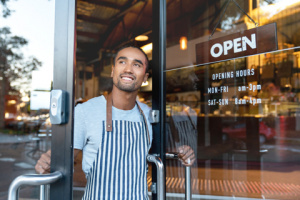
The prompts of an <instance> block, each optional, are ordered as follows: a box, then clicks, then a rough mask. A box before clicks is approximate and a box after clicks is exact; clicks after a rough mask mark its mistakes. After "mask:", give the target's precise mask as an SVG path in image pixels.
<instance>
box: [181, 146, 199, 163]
mask: <svg viewBox="0 0 300 200" xmlns="http://www.w3.org/2000/svg"><path fill="white" fill-rule="evenodd" d="M178 152H179V154H178V157H179V160H180V161H181V163H182V164H183V165H185V166H191V165H193V163H194V162H195V160H196V158H195V153H194V151H193V149H192V148H191V147H190V146H188V145H183V146H180V147H178Z"/></svg>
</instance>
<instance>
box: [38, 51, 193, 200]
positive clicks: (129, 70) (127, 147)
mask: <svg viewBox="0 0 300 200" xmlns="http://www.w3.org/2000/svg"><path fill="white" fill-rule="evenodd" d="M148 68H149V61H148V58H147V55H146V54H145V53H144V52H143V51H142V50H141V49H139V48H137V47H132V46H129V47H123V48H121V49H120V50H119V51H118V52H117V54H116V57H115V58H114V65H113V67H112V72H111V77H112V80H113V89H112V92H111V93H110V94H109V95H107V96H106V97H104V96H99V97H95V98H93V99H90V100H89V101H87V102H85V103H83V104H78V105H77V106H76V108H75V115H74V117H75V123H74V156H75V157H76V156H77V155H78V153H79V151H81V150H82V151H83V160H82V169H83V171H84V173H85V174H86V177H87V185H86V188H85V193H84V196H83V199H89V200H90V199H120V200H124V199H130V200H131V199H135V200H138V199H141V200H145V199H149V198H148V190H147V188H148V187H147V160H146V156H147V154H148V152H149V149H150V147H151V141H152V126H151V124H150V123H149V120H148V118H147V117H145V116H149V112H150V108H149V107H148V106H147V105H145V104H142V103H140V102H138V101H136V97H137V93H138V90H139V89H140V87H141V85H142V83H143V82H145V81H146V80H147V78H148V75H149V74H148V72H147V71H148ZM50 155H51V152H50V151H49V152H47V153H46V154H43V155H42V157H41V158H40V160H39V161H38V163H37V164H36V167H35V168H36V171H37V172H38V173H45V172H48V171H49V168H50ZM181 158H182V160H183V161H184V162H185V160H189V161H191V160H192V161H194V159H195V158H194V155H193V152H191V148H183V149H182V154H181ZM190 164H192V163H190Z"/></svg>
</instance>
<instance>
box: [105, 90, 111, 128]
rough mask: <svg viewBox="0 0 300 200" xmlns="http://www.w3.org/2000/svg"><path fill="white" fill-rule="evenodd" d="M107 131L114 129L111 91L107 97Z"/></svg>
mask: <svg viewBox="0 0 300 200" xmlns="http://www.w3.org/2000/svg"><path fill="white" fill-rule="evenodd" d="M106 131H109V132H111V131H112V98H111V93H109V94H108V95H107V97H106Z"/></svg>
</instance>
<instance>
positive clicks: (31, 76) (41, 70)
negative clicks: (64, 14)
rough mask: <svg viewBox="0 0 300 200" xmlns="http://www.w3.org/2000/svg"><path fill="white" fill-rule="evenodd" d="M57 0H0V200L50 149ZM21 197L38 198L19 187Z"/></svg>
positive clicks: (34, 189)
mask: <svg viewBox="0 0 300 200" xmlns="http://www.w3.org/2000/svg"><path fill="white" fill-rule="evenodd" d="M54 19H55V1H54V0H51V1H47V0H46V1H32V0H29V1H26V0H25V1H24V0H20V1H6V0H4V1H1V2H0V21H1V23H0V169H1V170H0V199H1V200H6V199H7V197H8V189H9V186H10V184H11V182H12V181H13V180H14V179H15V178H16V177H18V176H20V175H24V174H34V173H35V164H36V162H37V160H38V159H39V157H40V156H41V154H42V153H45V152H46V151H47V150H48V149H49V148H51V134H52V133H51V127H50V125H49V104H50V103H49V102H50V101H49V100H50V90H51V89H52V88H51V87H52V80H53V53H54V48H53V46H54ZM19 197H20V199H21V198H22V199H37V198H38V197H39V187H37V186H28V185H27V186H23V187H21V188H20V190H19Z"/></svg>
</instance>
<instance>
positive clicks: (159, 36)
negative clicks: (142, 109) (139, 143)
mask: <svg viewBox="0 0 300 200" xmlns="http://www.w3.org/2000/svg"><path fill="white" fill-rule="evenodd" d="M152 12H153V14H152V19H153V21H152V24H153V30H152V37H153V50H152V52H153V53H152V109H153V110H158V111H159V122H158V123H155V124H153V125H152V129H153V141H152V153H154V154H157V155H159V157H160V158H161V160H162V161H163V164H164V166H165V164H166V156H165V155H166V152H165V147H166V144H165V143H166V134H165V133H166V123H165V120H166V35H167V34H166V32H167V30H166V27H167V26H166V23H167V21H166V16H167V15H166V12H167V3H166V0H153V1H152ZM164 170H165V171H164V174H166V168H164ZM156 174H157V173H156V167H154V166H153V167H152V184H153V183H156V182H157V176H156ZM165 178H166V177H165ZM164 187H165V188H164V191H166V190H165V189H166V185H164ZM164 195H165V198H166V192H165V194H164ZM152 199H153V200H156V199H157V195H156V194H152Z"/></svg>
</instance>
